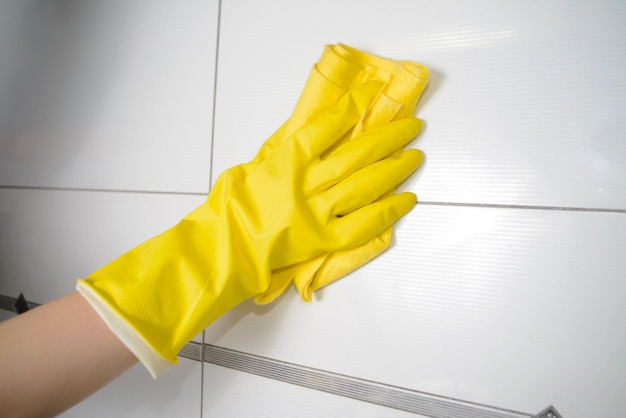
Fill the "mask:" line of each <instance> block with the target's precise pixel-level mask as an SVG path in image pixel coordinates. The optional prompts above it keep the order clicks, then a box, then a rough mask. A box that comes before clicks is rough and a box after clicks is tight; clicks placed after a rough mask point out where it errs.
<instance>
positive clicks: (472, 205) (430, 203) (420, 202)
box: [417, 200, 626, 213]
mask: <svg viewBox="0 0 626 418" xmlns="http://www.w3.org/2000/svg"><path fill="white" fill-rule="evenodd" d="M417 204H418V205H422V206H453V207H468V208H495V209H527V210H552V211H564V212H597V213H626V209H611V208H583V207H571V206H541V205H507V204H499V203H467V202H434V201H424V200H418V201H417Z"/></svg>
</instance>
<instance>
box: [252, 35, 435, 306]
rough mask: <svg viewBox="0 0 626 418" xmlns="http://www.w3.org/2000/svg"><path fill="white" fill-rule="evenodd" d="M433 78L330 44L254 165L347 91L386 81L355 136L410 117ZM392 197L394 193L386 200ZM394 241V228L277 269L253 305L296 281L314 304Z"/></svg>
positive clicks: (405, 64)
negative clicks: (355, 244) (321, 291)
mask: <svg viewBox="0 0 626 418" xmlns="http://www.w3.org/2000/svg"><path fill="white" fill-rule="evenodd" d="M428 75H429V71H428V68H426V67H425V66H423V65H419V64H416V63H414V62H411V61H396V60H391V59H386V58H382V57H378V56H375V55H371V54H368V53H365V52H363V51H360V50H358V49H355V48H351V47H348V46H346V45H342V44H337V45H327V46H326V48H325V49H324V52H323V54H322V57H321V58H320V61H319V62H318V63H317V64H316V65H315V66H314V68H313V69H312V70H311V73H310V75H309V78H308V80H307V82H306V85H305V87H304V90H303V92H302V94H301V96H300V99H299V100H298V103H297V105H296V107H295V110H294V112H293V114H292V115H291V117H290V118H289V120H288V121H287V122H286V123H285V124H284V125H283V126H282V127H281V128H280V129H279V130H278V131H277V132H276V133H275V134H274V135H272V137H271V138H269V139H268V140H267V141H266V143H265V144H264V145H263V147H262V148H261V150H260V151H259V153H258V154H257V156H256V157H255V159H254V160H253V161H261V160H263V159H264V158H266V157H267V156H268V155H269V154H271V152H272V150H273V149H274V148H275V147H277V146H278V145H279V144H281V143H282V142H283V141H284V140H285V139H286V138H288V137H289V135H290V134H291V133H292V132H294V130H296V129H298V128H299V127H300V126H302V125H303V124H305V123H306V122H307V121H308V120H310V119H311V118H313V117H314V116H315V115H316V114H317V113H318V112H319V111H320V110H321V109H324V108H326V107H328V106H331V105H333V104H335V103H336V102H337V100H338V99H339V98H340V97H341V96H342V95H344V94H345V92H346V91H348V90H350V89H351V88H353V87H355V86H358V85H360V84H362V83H364V82H367V81H371V80H376V81H379V82H382V83H383V84H384V89H383V92H382V94H380V95H379V96H378V97H377V98H376V99H375V100H374V101H373V102H372V104H371V106H370V107H369V108H368V109H367V111H366V112H365V113H364V115H363V117H362V118H361V120H359V122H358V123H357V125H356V127H355V128H354V130H353V131H352V137H354V136H357V135H359V134H360V133H362V132H365V131H368V130H370V129H373V128H376V127H378V126H381V125H383V124H385V123H388V122H390V121H392V120H398V119H402V118H406V117H409V116H411V115H413V113H414V112H415V107H416V105H417V102H418V100H419V98H420V96H421V95H422V92H423V91H424V89H425V88H426V85H427V84H428ZM399 151H400V150H398V152H399ZM393 193H394V191H393V190H391V191H389V193H388V194H387V195H386V196H389V195H390V194H393ZM391 237H392V228H389V229H387V230H385V231H384V232H383V233H381V234H380V235H379V236H377V237H376V238H374V239H373V240H371V241H369V242H367V243H365V244H363V245H361V246H359V247H357V248H351V249H348V250H344V251H336V252H332V253H326V254H322V255H320V256H318V257H316V258H314V259H312V260H307V261H304V262H302V263H299V264H297V265H293V266H287V267H284V268H281V269H276V270H273V271H272V280H271V284H270V288H269V289H268V290H267V291H266V292H264V293H263V294H261V295H258V296H256V297H255V298H254V300H255V302H256V303H258V304H266V303H270V302H271V301H273V300H274V299H275V298H276V297H278V296H279V295H280V294H281V293H282V292H283V291H284V290H285V289H286V288H287V286H289V284H290V283H292V282H293V283H294V284H295V286H296V288H297V289H298V291H299V293H300V296H301V298H302V299H303V300H304V301H307V302H310V301H311V300H312V293H313V291H315V290H317V289H319V288H321V287H323V286H326V285H327V284H329V283H332V282H333V281H335V280H338V279H340V278H341V277H343V276H345V275H346V274H348V273H350V272H351V271H353V270H355V269H357V268H358V267H360V266H362V265H363V264H365V263H367V262H368V261H370V260H371V259H372V258H374V257H376V256H377V255H378V254H380V253H381V252H383V251H384V250H386V249H387V248H388V247H389V245H390V243H391Z"/></svg>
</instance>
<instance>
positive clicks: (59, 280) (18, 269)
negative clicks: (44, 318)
mask: <svg viewBox="0 0 626 418" xmlns="http://www.w3.org/2000/svg"><path fill="white" fill-rule="evenodd" d="M203 201H204V197H203V196H200V195H198V196H191V195H164V194H149V193H112V192H77V191H45V190H18V189H0V294H4V295H7V296H12V297H17V295H19V294H20V293H24V295H25V297H26V299H27V300H30V301H32V302H36V303H45V302H48V301H50V300H52V299H55V298H58V297H60V296H63V295H65V294H67V293H69V292H71V291H72V290H74V287H75V284H76V279H77V278H81V277H82V278H84V277H86V276H87V275H88V274H89V273H91V272H93V271H95V270H97V269H98V268H100V267H101V266H103V265H105V264H106V263H108V262H109V261H111V260H113V259H115V258H116V257H118V256H120V255H122V254H123V253H124V252H126V251H127V250H129V249H131V248H133V247H135V246H137V245H139V244H141V243H142V242H144V241H145V240H147V239H149V238H151V237H153V236H154V235H157V234H158V233H160V232H162V231H164V230H166V229H167V228H169V227H171V226H173V225H175V224H176V223H177V222H178V221H179V220H180V219H181V218H182V217H184V216H185V215H186V214H187V213H189V212H190V211H191V210H193V209H194V208H195V207H196V206H198V205H199V204H201V203H202V202H203ZM200 341H201V340H200Z"/></svg>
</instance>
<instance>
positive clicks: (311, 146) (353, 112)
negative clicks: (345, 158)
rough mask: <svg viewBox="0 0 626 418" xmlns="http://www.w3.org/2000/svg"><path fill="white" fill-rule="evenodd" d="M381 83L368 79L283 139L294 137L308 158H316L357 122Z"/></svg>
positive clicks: (377, 93)
mask: <svg viewBox="0 0 626 418" xmlns="http://www.w3.org/2000/svg"><path fill="white" fill-rule="evenodd" d="M382 86H383V85H382V83H379V82H374V81H370V82H367V83H363V84H361V85H359V86H358V87H355V88H354V89H352V90H350V91H349V92H348V93H346V94H345V95H344V96H343V97H342V98H341V99H340V100H339V102H337V104H336V105H334V106H331V107H329V108H327V109H325V110H324V111H322V112H321V113H320V114H319V115H318V116H316V117H315V118H313V120H311V122H309V123H307V124H306V125H305V126H304V127H302V128H300V129H298V130H297V131H296V132H294V134H293V135H292V137H291V138H289V139H287V140H286V142H288V141H290V140H293V141H295V142H296V143H295V144H293V145H297V146H298V147H299V148H300V149H301V150H303V151H304V152H305V153H306V155H307V156H309V157H310V158H313V157H318V156H319V155H321V154H322V153H323V152H324V151H326V150H327V149H328V148H329V147H331V146H332V145H333V144H334V143H335V142H337V141H338V140H339V139H341V138H342V137H343V136H344V135H345V134H346V132H348V131H349V130H350V129H351V128H352V127H354V125H355V124H356V123H357V122H358V121H359V119H360V118H361V116H362V115H363V113H364V112H365V109H367V108H368V107H369V106H370V105H371V103H372V102H373V101H374V99H375V98H376V97H377V96H378V95H379V94H380V91H381V89H382Z"/></svg>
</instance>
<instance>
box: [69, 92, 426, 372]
mask: <svg viewBox="0 0 626 418" xmlns="http://www.w3.org/2000/svg"><path fill="white" fill-rule="evenodd" d="M381 87H382V86H381V84H380V83H376V82H370V83H365V84H363V85H361V86H359V87H357V88H355V89H353V90H351V91H350V92H349V93H347V94H346V95H345V96H344V97H343V98H341V99H340V100H339V102H338V103H337V104H336V105H335V106H332V107H330V108H328V109H326V110H324V111H322V112H320V113H319V114H318V115H317V116H316V117H315V118H313V119H312V120H311V121H309V122H308V123H306V124H305V125H304V126H303V127H302V128H300V129H298V130H296V131H295V132H294V133H293V134H292V135H290V137H289V138H288V139H287V140H285V141H284V142H283V143H282V144H280V145H279V146H277V147H276V148H275V150H274V151H273V152H272V153H271V154H270V155H268V156H267V157H266V158H264V159H263V160H262V161H260V162H250V163H247V164H242V165H239V166H236V167H233V168H231V169H228V170H226V171H225V172H224V173H223V174H222V175H221V176H220V177H219V178H218V180H217V182H216V183H215V185H214V187H213V189H212V190H211V193H210V194H209V196H208V198H207V200H206V202H205V203H204V204H202V205H201V206H199V207H198V208H197V209H195V210H194V211H193V212H191V213H190V214H189V215H188V216H186V217H185V218H183V220H182V221H181V222H180V223H179V224H178V225H176V226H174V227H173V228H171V229H169V230H167V231H165V232H164V233H162V234H161V235H158V236H156V237H154V238H152V239H150V240H148V241H147V242H145V243H143V244H141V245H140V246H138V247H136V248H134V249H132V250H131V251H129V252H128V253H126V254H124V255H122V256H121V257H120V258H118V259H117V260H115V261H113V262H112V263H110V264H108V265H106V266H104V267H103V268H101V269H100V270H98V271H96V272H95V273H93V274H91V275H90V276H89V277H87V279H86V280H79V281H78V284H77V289H78V290H79V292H80V293H81V294H82V295H83V296H84V297H85V298H86V299H87V300H88V301H89V302H90V304H91V305H92V306H93V307H94V309H95V310H96V311H97V312H98V313H99V314H100V316H101V317H102V318H103V319H104V320H105V321H106V322H107V324H108V325H109V327H110V328H111V329H112V331H113V332H114V333H115V334H116V335H117V336H118V337H119V338H120V339H121V340H122V341H123V342H124V343H125V344H126V346H127V347H128V348H129V349H130V350H131V351H132V352H133V353H134V354H135V355H136V356H137V357H138V358H139V360H140V361H142V362H143V363H144V365H146V367H147V368H148V369H149V370H150V372H151V373H152V374H153V376H155V377H156V376H158V375H159V374H160V373H161V372H163V371H164V370H165V369H167V367H169V366H170V365H171V364H174V363H176V355H177V353H178V352H179V350H180V349H181V348H182V347H183V345H184V344H186V343H187V342H188V341H189V340H191V339H192V338H193V337H194V336H195V335H197V334H198V333H200V332H201V331H202V330H203V329H204V328H206V327H207V326H208V325H209V324H210V323H211V322H213V321H214V320H215V319H217V318H218V317H219V316H220V315H222V314H223V313H225V312H226V311H228V310H229V309H231V308H232V307H234V306H235V305H237V304H239V303H240V302H242V301H243V300H245V299H248V298H250V297H253V296H255V295H257V294H259V293H261V292H264V291H266V290H267V288H268V286H269V283H270V271H271V270H276V269H281V268H285V267H287V266H291V265H293V264H296V263H300V262H302V261H305V260H309V259H312V258H315V257H317V256H319V255H320V254H323V253H327V252H334V251H340V250H345V249H349V248H353V247H356V246H359V245H362V244H363V243H365V242H368V241H370V240H371V239H372V238H374V237H375V236H377V235H378V234H380V233H381V232H382V231H384V230H385V229H387V228H389V226H390V225H392V224H393V223H394V222H395V221H396V220H398V219H399V218H400V217H402V216H403V215H404V214H405V213H407V212H408V211H409V210H410V209H411V208H412V207H413V206H414V204H415V196H414V195H413V194H411V193H401V194H397V195H393V196H391V197H389V198H386V199H383V200H378V199H379V197H380V196H381V195H383V194H384V193H385V192H386V191H387V190H390V189H392V188H393V187H394V186H395V185H396V184H398V183H399V182H401V181H402V180H403V179H404V178H406V177H407V176H408V175H409V174H410V173H411V172H413V171H414V170H415V169H416V168H417V166H418V165H419V162H420V160H421V153H420V152H419V151H417V150H409V151H406V152H404V153H402V154H400V155H398V156H393V157H389V155H390V154H391V153H392V152H393V151H394V150H396V149H399V148H402V147H403V145H404V144H406V143H408V142H409V141H410V140H411V139H412V138H413V137H414V136H415V135H416V134H417V132H418V131H419V129H420V126H421V124H420V122H419V120H417V119H404V120H400V121H397V122H393V123H390V124H387V125H384V126H382V127H380V128H378V129H374V130H372V131H370V132H368V133H366V134H363V135H360V136H359V137H356V138H354V139H352V140H350V141H349V142H347V143H345V144H343V145H340V146H337V144H339V143H340V141H341V139H342V138H343V137H344V136H345V135H346V133H348V132H349V131H351V129H352V128H353V126H354V124H355V123H357V122H358V121H359V119H360V118H361V116H362V114H363V112H364V110H365V109H366V108H368V107H369V106H370V105H371V102H372V101H373V100H374V99H375V98H376V97H377V96H378V95H379V94H380V91H381ZM333 147H335V148H333ZM329 149H334V152H332V153H331V154H329V153H328V150H329Z"/></svg>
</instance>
